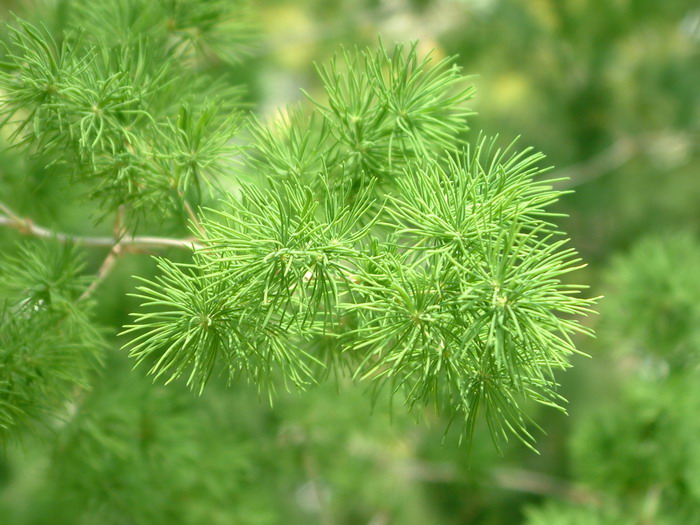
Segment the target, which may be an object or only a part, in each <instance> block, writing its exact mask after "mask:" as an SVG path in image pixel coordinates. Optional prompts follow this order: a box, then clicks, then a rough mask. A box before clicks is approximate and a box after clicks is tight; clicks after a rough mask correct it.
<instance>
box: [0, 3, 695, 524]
mask: <svg viewBox="0 0 700 525" xmlns="http://www.w3.org/2000/svg"><path fill="white" fill-rule="evenodd" d="M37 4H39V7H40V9H44V10H45V11H44V12H45V13H46V19H45V20H43V21H44V22H45V23H46V24H47V25H52V24H57V25H59V26H60V9H59V10H56V6H55V5H54V4H56V3H55V2H40V3H37V2H29V1H14V2H7V1H3V2H0V9H1V10H2V14H3V17H4V18H8V17H9V12H10V11H12V12H15V13H17V14H19V15H23V14H24V13H27V12H32V13H33V14H32V15H31V19H32V20H35V21H42V19H41V16H39V17H38V18H37V15H36V13H37V11H36V8H37ZM59 4H60V2H59ZM41 12H42V11H39V13H41ZM247 16H249V17H250V18H251V20H252V21H253V23H254V24H255V25H256V27H257V34H256V36H255V37H254V38H253V40H252V43H251V46H250V50H249V52H248V54H247V55H246V56H245V57H244V58H243V59H242V60H241V61H240V62H236V63H234V64H227V63H225V62H214V63H212V64H211V65H210V67H211V68H212V69H214V70H219V71H221V72H226V73H227V74H232V75H233V76H234V78H235V79H236V80H237V81H238V82H239V83H242V84H244V85H245V86H246V89H247V91H246V95H245V97H246V100H247V101H248V102H250V104H251V108H253V110H254V111H255V112H256V113H257V114H258V115H259V116H260V117H261V118H262V119H272V118H275V115H276V113H277V111H278V109H279V108H280V107H282V106H284V105H286V104H290V103H294V102H297V101H300V100H303V99H304V97H303V95H302V93H301V91H300V88H303V89H305V90H307V91H308V92H309V93H311V94H314V93H318V92H319V89H320V87H319V81H318V78H317V76H316V75H315V72H314V67H313V63H314V61H316V62H324V61H327V60H328V59H329V58H330V57H331V56H332V55H333V53H335V52H336V51H337V50H338V49H339V46H341V45H344V46H366V45H369V46H375V45H376V44H377V39H378V37H379V36H381V38H382V39H383V40H384V41H385V42H387V43H393V42H398V41H413V40H419V41H420V46H419V48H420V49H421V50H422V51H423V52H428V51H429V50H431V49H434V50H435V54H436V56H438V57H442V56H448V55H454V54H457V55H459V59H458V61H457V63H458V64H459V65H460V66H461V67H462V68H463V71H464V72H465V73H467V74H474V75H475V76H474V79H473V82H474V84H475V85H476V86H477V97H476V99H475V101H474V103H473V108H474V109H475V110H476V111H477V112H478V115H477V116H476V117H473V118H472V120H471V128H472V131H471V132H470V136H469V137H468V138H472V139H473V138H475V137H476V136H477V134H478V132H479V131H480V130H483V131H485V132H486V133H487V134H499V135H500V136H501V137H502V138H503V139H504V140H506V141H510V140H512V139H513V138H515V137H518V136H519V137H521V138H520V141H519V144H520V145H521V146H529V145H531V146H533V147H534V148H535V149H537V150H540V151H542V152H544V153H545V154H546V155H547V162H548V163H549V164H551V165H552V166H553V169H552V171H551V172H550V175H551V176H552V177H566V178H567V180H566V181H562V182H560V183H558V184H559V185H560V187H562V188H567V189H572V190H575V191H574V192H572V193H571V194H568V195H566V196H565V197H564V198H563V199H562V200H561V202H560V203H559V204H558V205H557V211H559V212H562V213H565V214H566V215H567V217H566V218H563V219H561V220H560V226H561V227H562V229H563V230H564V231H566V232H567V233H568V234H569V235H570V237H571V239H572V244H573V246H575V247H576V248H577V249H578V250H579V251H580V253H581V254H582V256H583V258H584V260H585V261H587V262H588V263H589V266H588V267H587V268H586V269H585V270H581V271H579V272H577V275H576V276H575V279H576V280H577V281H578V282H585V283H587V284H589V285H590V286H591V288H592V292H591V294H592V295H601V294H602V295H605V298H604V299H602V300H601V301H600V307H599V311H600V315H598V316H597V317H596V318H592V319H589V320H587V321H586V322H587V323H591V324H592V325H594V327H595V329H596V332H597V333H598V338H597V339H596V340H581V341H580V342H579V345H580V348H581V350H582V351H584V352H586V353H588V354H589V355H590V356H591V357H592V359H588V358H584V357H577V358H576V359H575V360H574V368H573V369H572V370H570V371H569V372H567V373H566V374H562V375H561V377H560V381H561V383H562V394H563V395H564V396H565V397H566V398H567V399H568V400H569V403H568V411H569V415H568V416H564V415H562V414H559V413H557V412H555V411H546V410H543V409H537V410H533V414H532V415H533V417H534V419H535V420H536V421H537V422H538V423H540V424H541V425H542V426H543V428H544V429H545V431H546V434H545V435H540V436H539V438H538V449H539V451H540V455H535V454H533V453H532V452H530V451H528V450H526V449H524V447H522V446H521V445H519V444H517V443H516V444H512V445H511V446H509V447H507V448H506V449H505V451H504V455H503V457H500V456H498V454H496V452H495V451H494V449H493V446H492V445H491V442H490V438H489V436H488V433H487V432H486V431H485V429H481V430H480V431H479V432H478V433H477V437H476V439H475V442H474V443H473V445H472V447H471V450H468V449H467V447H464V446H462V447H460V446H458V436H457V434H456V433H454V434H453V433H452V432H450V433H448V434H447V436H446V437H444V439H443V435H442V429H443V428H444V426H443V425H442V424H441V423H440V422H439V421H437V420H438V419H439V418H440V416H438V415H436V414H432V413H430V412H426V413H424V414H423V415H422V416H421V420H420V421H414V420H413V419H412V418H410V417H408V416H405V415H404V414H403V412H402V411H401V410H394V411H393V414H391V412H392V411H391V410H390V407H388V406H387V404H386V403H383V402H382V400H380V401H379V404H378V405H377V406H376V407H375V408H374V411H372V412H371V411H370V403H369V401H368V396H367V395H365V393H364V392H363V391H362V389H361V388H359V387H352V386H350V385H345V384H340V385H332V384H331V385H327V386H323V387H319V388H316V389H314V390H312V391H310V392H307V393H304V394H293V395H292V394H289V395H283V396H282V397H281V399H280V400H279V402H278V403H277V404H276V405H275V406H274V407H273V408H270V407H269V406H268V405H267V404H266V403H265V402H263V401H259V400H258V397H257V393H256V391H255V388H253V387H246V386H245V385H234V386H233V387H232V388H225V387H224V386H223V385H217V384H214V385H212V387H211V388H209V389H208V390H207V391H206V392H205V394H204V396H203V397H202V398H195V397H193V396H192V395H191V394H189V393H188V392H187V391H185V390H184V388H182V387H181V386H180V385H177V384H175V385H171V386H169V387H168V388H167V389H165V388H163V387H160V386H152V385H151V381H150V379H148V378H146V377H145V376H144V374H143V371H141V370H138V371H136V372H131V371H130V367H131V363H130V362H127V360H126V359H125V356H124V355H123V352H120V351H119V350H118V344H117V343H116V342H115V343H114V345H113V346H114V349H113V350H111V351H110V353H109V357H108V360H107V364H106V367H107V369H106V372H105V373H104V375H103V376H102V378H101V379H100V380H99V381H98V382H97V383H96V385H97V386H96V387H95V389H94V391H93V392H91V393H90V394H89V399H88V400H87V401H86V407H87V408H85V410H86V413H87V416H86V417H84V418H82V419H81V420H80V421H79V422H77V423H75V424H71V425H70V427H71V428H67V429H62V431H61V432H60V434H59V436H58V439H40V438H36V439H35V438H27V440H25V441H23V442H22V443H21V444H14V443H13V444H11V445H9V446H7V447H6V448H5V451H4V453H3V455H2V456H0V524H3V525H5V524H7V525H10V524H25V523H26V524H30V523H31V524H34V523H36V524H55V523H86V524H87V523H89V524H92V523H95V524H97V523H100V524H101V523H115V524H116V523H119V524H122V523H123V524H130V523H138V524H150V523H154V524H156V523H169V524H177V523H193V524H196V523H207V524H211V523H221V524H229V523H244V524H247V523H280V524H287V523H289V524H295V523H299V524H306V523H309V524H313V523H319V524H322V525H331V524H367V525H385V524H387V525H388V524H432V523H435V524H462V523H478V524H482V523H483V524H510V523H530V524H543V525H544V524H554V525H556V524H572V525H573V524H617V523H634V524H639V525H642V524H655V523H672V524H676V523H677V524H690V523H700V370H699V367H698V363H700V359H698V355H700V240H699V238H698V235H699V234H700V206H699V205H698V203H700V148H699V147H698V146H699V144H700V143H699V141H698V139H699V138H700V135H699V132H700V87H699V86H700V5H699V4H698V2H697V1H693V0H665V1H661V0H461V1H457V0H435V1H431V0H412V1H411V0H383V1H382V0H375V1H362V0H339V1H336V2H331V1H327V0H306V1H304V0H296V1H291V0H290V1H257V2H253V3H251V6H250V13H249V14H248V15H247ZM0 195H1V196H2V200H4V201H5V202H10V203H11V204H12V205H13V207H14V208H15V209H16V210H18V211H20V212H21V213H22V214H23V215H26V216H29V217H32V218H33V219H34V220H35V221H37V222H38V223H39V224H44V225H51V226H55V227H57V228H59V229H61V230H64V231H72V232H75V233H81V232H92V231H94V229H93V227H92V225H91V224H90V223H89V222H88V223H86V221H85V217H86V212H85V210H86V209H87V207H85V208H81V207H80V206H75V205H73V204H70V202H71V200H70V199H69V198H68V197H67V196H70V195H71V188H66V187H64V186H62V185H61V183H59V182H56V181H55V180H54V178H52V177H51V175H50V173H49V172H47V171H46V170H45V169H44V168H43V167H42V166H32V165H31V163H28V162H26V161H24V160H23V159H21V158H19V157H18V156H17V154H16V153H14V152H3V153H0ZM67 203H68V204H67ZM184 220H185V219H184V217H183V218H182V221H181V223H179V224H177V225H173V226H171V227H166V231H168V230H169V231H178V228H180V229H182V226H183V224H184ZM99 228H102V229H103V231H105V232H108V231H109V229H108V227H107V226H106V225H104V224H103V225H99V226H98V229H99ZM0 235H2V237H0V240H1V241H2V246H3V249H8V250H11V249H12V248H11V246H12V245H13V243H14V242H16V241H17V239H18V236H17V235H14V234H12V233H8V232H0ZM8 246H9V247H10V248H7V247H8ZM103 256H104V254H103V253H95V254H92V253H91V254H90V257H91V261H90V262H91V265H92V266H97V265H98V264H99V261H100V260H101V257H103ZM173 256H174V257H178V256H180V255H179V254H173ZM153 272H154V268H153V264H152V262H151V261H150V260H149V259H148V258H147V257H145V256H142V255H141V256H139V255H129V256H127V257H125V258H124V259H123V260H122V261H121V262H120V265H119V266H118V268H117V269H116V270H115V272H113V273H112V274H111V275H110V276H109V278H108V280H107V282H106V283H105V286H104V287H103V288H102V289H101V290H100V294H99V297H98V299H99V313H100V318H101V319H102V320H103V321H104V324H105V325H107V327H108V329H109V330H108V331H109V333H110V337H111V340H113V341H115V340H116V336H115V335H114V334H116V333H117V331H118V329H119V327H120V326H121V325H122V324H123V323H124V322H125V321H126V320H127V313H128V312H129V311H132V310H133V307H134V304H135V302H134V300H132V299H130V298H128V297H126V295H125V293H126V292H127V291H129V290H132V289H133V286H134V284H135V283H134V282H133V280H132V279H131V278H130V276H131V275H133V274H140V275H149V274H151V275H152V274H153ZM337 390H340V391H341V392H340V393H338V392H337ZM90 407H92V409H90ZM73 427H74V428H73Z"/></svg>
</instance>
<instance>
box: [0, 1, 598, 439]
mask: <svg viewBox="0 0 700 525" xmlns="http://www.w3.org/2000/svg"><path fill="white" fill-rule="evenodd" d="M98 4H99V8H98V10H101V11H102V14H101V15H100V17H99V20H101V21H102V20H109V22H108V25H109V28H108V30H104V31H103V30H102V29H101V26H100V29H99V30H98V27H97V26H98V25H99V24H97V22H96V20H97V18H96V17H97V14H95V13H96V11H94V10H92V9H91V10H88V9H87V8H81V7H78V6H74V8H73V10H72V11H71V17H70V23H69V24H68V29H67V31H66V32H64V33H56V32H54V31H52V30H49V29H47V28H43V27H39V26H36V25H32V24H30V23H28V22H26V21H23V20H17V21H15V22H14V23H12V24H10V25H9V26H7V27H8V29H7V31H8V32H9V35H10V38H9V42H8V43H7V48H6V51H5V56H4V58H3V63H2V73H1V74H0V94H1V96H2V106H0V114H1V115H2V116H3V124H4V127H5V130H6V132H7V134H8V135H9V138H10V142H12V143H13V144H14V145H15V146H17V147H19V148H23V151H24V152H26V153H27V154H31V155H35V156H37V157H38V158H40V159H41V161H42V162H45V163H46V164H51V165H53V166H56V167H57V173H60V174H61V176H63V177H67V178H69V179H70V180H73V181H75V182H76V183H77V184H79V186H80V187H81V188H84V189H85V196H86V197H87V198H88V199H89V200H90V202H92V203H93V205H94V215H95V216H96V217H99V218H102V219H103V220H107V221H110V220H113V221H114V225H115V226H114V231H115V237H114V241H113V243H112V245H113V246H112V251H111V252H110V255H109V256H108V259H107V260H106V261H105V263H104V264H103V266H102V269H101V272H100V274H98V276H96V277H95V279H96V280H95V283H96V284H95V286H89V285H87V286H89V288H88V287H86V284H85V282H84V281H85V278H86V275H85V273H84V272H83V271H82V269H81V267H80V266H79V263H78V262H77V261H78V257H77V253H76V249H74V248H69V247H68V245H67V244H66V243H65V241H66V238H65V236H64V235H62V234H58V233H56V234H55V235H54V240H53V244H56V243H58V244H66V246H64V247H63V248H51V249H52V250H58V252H56V251H54V252H51V253H52V255H50V256H49V255H42V253H43V252H41V250H44V248H41V247H39V246H38V245H36V244H35V243H31V244H27V247H26V248H24V251H23V252H22V255H20V256H18V257H19V258H17V259H14V258H8V259H6V261H5V263H4V267H3V276H4V279H5V284H6V285H7V286H8V287H10V288H12V289H13V290H15V291H16V292H17V293H18V294H19V295H18V299H17V300H13V301H12V302H11V303H10V304H8V305H7V306H5V308H4V310H3V314H2V315H3V317H2V323H3V330H2V336H1V337H2V338H3V339H2V345H3V346H2V348H1V349H0V351H2V354H1V355H0V358H1V359H2V360H3V361H2V362H3V366H2V368H1V369H0V374H1V375H0V384H1V385H2V396H3V397H2V398H1V399H2V405H0V409H1V410H2V412H0V414H1V416H0V424H1V425H3V428H6V429H11V428H12V427H13V426H14V425H15V421H16V420H17V418H18V415H17V414H20V413H22V414H24V413H27V414H31V413H33V412H34V411H35V409H36V407H38V406H45V405H47V404H48V403H54V402H55V401H56V400H61V399H63V400H66V399H69V398H70V397H71V388H70V385H82V384H84V376H85V373H86V370H88V369H90V367H92V366H94V365H95V363H97V362H99V356H100V353H101V350H100V348H101V347H100V345H99V344H98V341H99V340H100V337H99V335H98V332H97V329H96V328H95V327H94V319H93V318H92V317H91V316H90V305H91V304H92V297H97V296H94V295H93V292H94V289H95V288H96V286H97V284H99V282H100V280H101V279H102V278H103V277H104V275H103V273H104V272H106V271H108V270H109V268H110V267H111V265H112V264H114V263H115V260H116V259H117V257H118V255H119V254H120V253H122V252H123V251H126V250H128V249H130V248H133V247H134V246H147V245H149V244H151V245H163V246H179V247H188V246H189V247H190V248H192V251H193V253H192V257H191V259H190V260H188V261H187V262H177V261H176V260H174V259H171V258H169V257H158V258H157V267H158V273H157V275H156V276H155V277H153V278H145V277H138V278H139V281H140V284H139V285H138V286H137V287H136V291H135V292H134V295H135V296H136V297H137V298H139V300H140V301H141V307H140V308H139V309H138V310H137V311H136V312H134V313H133V314H132V321H131V322H130V323H129V324H128V325H127V326H126V327H125V329H124V331H123V333H122V336H123V337H124V340H125V341H126V343H125V347H126V348H127V349H128V350H129V354H130V355H131V357H132V358H133V359H134V363H135V364H139V365H143V367H141V368H138V369H137V370H136V371H135V372H133V373H134V374H139V373H143V370H147V371H148V372H149V373H150V374H152V375H153V376H154V377H155V378H156V379H163V380H165V382H170V381H174V380H177V379H178V378H181V377H182V378H183V379H184V381H185V382H186V383H187V385H189V386H190V387H191V388H192V389H193V390H195V391H197V392H202V390H203V389H204V387H205V386H206V384H207V382H208V381H209V380H210V378H211V377H212V376H218V375H220V374H224V375H225V376H226V377H227V379H228V381H229V382H231V383H233V382H238V381H248V382H251V383H254V384H256V385H258V387H259V388H260V390H261V392H263V393H264V394H265V395H268V396H269V397H270V398H271V399H273V398H274V395H275V391H276V389H278V388H279V387H280V386H282V387H284V388H309V387H311V386H312V385H314V384H315V383H317V382H319V381H321V380H323V379H324V378H325V377H326V376H327V375H328V374H329V373H332V374H336V375H337V374H347V375H348V376H350V377H352V378H353V379H355V380H356V381H357V382H358V383H365V384H367V385H369V386H370V387H371V388H372V390H374V391H375V392H378V391H380V390H382V389H387V390H388V391H389V392H390V393H391V394H392V395H393V394H397V395H400V398H401V399H403V400H405V403H406V404H407V406H408V407H409V408H414V407H415V408H418V407H420V406H423V405H428V404H429V405H433V406H435V407H436V408H437V409H438V410H440V411H444V412H445V414H446V415H447V416H448V419H451V420H454V421H457V422H459V424H461V425H463V427H464V433H463V437H464V438H465V439H466V440H467V441H469V440H470V438H471V435H472V433H473V430H474V426H475V424H476V422H477V420H478V419H479V418H480V417H481V416H485V420H486V422H487V424H488V427H489V429H490V431H491V434H492V436H493V439H494V441H495V442H496V444H497V445H498V444H499V443H501V442H502V441H503V440H507V439H508V438H509V436H513V435H514V436H517V437H518V438H519V439H521V440H522V441H523V442H524V443H526V444H527V445H528V446H532V443H533V439H534V438H533V436H532V434H531V427H532V426H535V425H534V424H533V425H531V423H532V422H530V420H529V419H528V417H527V416H526V415H525V412H524V408H523V406H524V404H525V403H527V402H528V401H534V402H536V403H541V404H544V405H548V406H553V407H557V408H560V409H561V403H562V401H563V400H562V399H561V398H560V397H559V395H558V394H557V392H556V389H557V384H556V378H555V374H556V372H557V371H559V370H562V369H565V368H567V367H568V366H569V357H570V356H571V355H572V354H573V353H575V352H576V349H575V346H574V343H573V342H572V336H574V335H575V334H577V333H584V334H585V333H588V330H587V329H586V328H584V327H582V326H581V325H580V324H579V321H578V319H579V318H580V316H582V315H585V314H586V313H587V312H589V308H590V306H591V303H592V301H591V300H588V299H584V298H581V296H580V295H579V292H580V291H581V287H580V286H576V285H572V284H569V281H568V273H569V272H571V271H573V270H575V269H577V268H578V267H580V266H581V262H580V260H579V259H578V257H577V256H576V253H575V251H574V249H573V248H571V247H570V246H569V245H568V244H567V240H566V239H565V238H564V237H563V235H562V233H561V232H560V231H559V230H558V228H557V226H556V224H555V223H554V222H553V221H555V220H556V214H554V213H553V212H552V211H551V208H550V207H551V205H552V204H553V203H554V202H556V201H557V199H558V198H559V196H560V195H561V192H560V191H557V190H555V189H553V186H552V181H547V180H546V179H543V178H542V176H541V175H542V173H543V168H542V164H541V160H542V155H540V154H537V153H533V152H531V151H530V150H529V149H527V148H525V149H519V148H518V146H516V145H515V144H511V145H508V146H501V145H500V144H501V141H500V140H498V139H497V138H488V137H484V136H478V137H474V136H469V135H467V134H466V132H467V130H468V122H467V119H468V117H469V116H470V115H471V114H472V113H471V111H470V110H469V109H468V101H469V99H470V98H471V97H472V95H473V88H472V86H471V85H470V83H469V79H468V77H464V76H463V75H462V73H461V71H460V69H459V67H457V65H456V59H455V58H448V59H445V60H440V61H437V60H433V59H432V58H431V57H430V56H427V57H420V56H419V54H418V52H417V48H416V45H415V44H413V45H410V46H402V45H397V46H385V45H384V44H381V43H380V44H379V46H378V49H377V50H343V51H341V52H339V54H338V58H337V59H334V60H332V61H330V63H329V64H327V65H320V66H318V74H319V76H320V79H321V81H322V83H323V87H324V89H325V93H324V94H323V95H318V96H314V97H311V96H309V99H310V102H309V103H308V104H306V105H303V106H299V107H294V108H289V109H287V110H283V111H282V112H281V113H280V117H279V119H278V120H277V121H275V122H272V123H269V124H268V123H262V122H259V121H257V120H255V119H254V118H252V117H251V118H248V117H246V115H245V113H244V111H243V110H242V109H241V106H240V104H239V102H238V94H237V89H236V88H231V87H230V83H226V82H224V81H223V80H221V79H219V81H217V79H215V78H214V76H212V75H210V74H209V73H208V72H207V71H206V68H205V67H204V66H203V64H206V63H207V60H211V59H212V57H214V59H216V60H218V59H220V58H216V57H223V58H227V59H228V58H230V57H231V56H236V55H237V52H240V51H241V50H244V48H245V47H246V45H247V44H246V43H245V42H243V43H242V42H241V38H240V35H241V34H242V33H241V32H234V31H231V30H230V28H231V24H232V23H233V22H232V20H235V16H233V13H234V12H235V9H236V6H235V5H234V4H233V3H229V2H197V1H194V0H187V1H183V2H155V3H151V2H142V1H137V0H134V1H130V2H117V1H105V2H99V3H98ZM232 10H233V11H232ZM107 15H110V16H107ZM162 20H166V22H165V23H161V21H162ZM155 21H158V22H157V23H156V22H155ZM236 161H240V162H238V163H237V162H236ZM182 210H186V212H187V213H189V215H190V224H191V233H192V235H193V236H194V237H195V238H194V239H189V240H182V241H180V240H176V239H163V238H158V237H137V236H135V233H136V231H135V230H136V228H137V227H139V226H140V225H141V222H143V221H145V222H146V223H148V221H149V220H150V221H151V222H152V218H153V215H154V213H155V212H156V211H158V213H160V215H161V216H164V217H173V216H174V215H176V214H177V213H180V212H181V211H182ZM4 211H5V213H4V216H3V217H2V218H3V224H5V225H9V226H12V227H14V228H15V229H18V230H20V231H22V232H24V233H30V234H35V235H40V234H43V233H46V232H45V231H44V230H43V229H39V228H38V227H36V226H35V225H33V224H32V223H31V222H29V221H27V220H25V219H22V218H20V217H18V216H16V214H15V213H14V212H13V211H12V210H11V209H9V208H7V209H5V210H4ZM149 216H150V219H149ZM40 236H45V237H48V236H49V235H48V234H47V235H40ZM101 242H102V241H99V239H96V238H92V237H91V238H85V239H83V243H84V244H85V245H86V246H87V247H89V246H91V245H100V246H104V245H105V244H104V243H102V244H101ZM109 244H110V243H107V245H108V246H109ZM27 261H29V263H27ZM47 261H50V262H51V264H52V265H53V266H51V265H48V264H47ZM54 263H55V264H54ZM117 264H118V262H117ZM54 266H55V268H54ZM88 282H89V281H88ZM81 286H82V288H81ZM18 323H19V324H22V327H21V328H19V327H18V326H17V325H18ZM46 323H50V324H51V326H52V327H54V328H51V329H48V328H47V324H46ZM27 338H29V340H27ZM32 345H34V346H33V347H32V348H31V349H30V346H32ZM45 347H46V350H44V348H45ZM29 354H31V355H33V356H34V355H36V356H37V357H36V359H34V358H32V359H26V358H24V357H22V356H25V355H29ZM387 424H389V422H388V421H387Z"/></svg>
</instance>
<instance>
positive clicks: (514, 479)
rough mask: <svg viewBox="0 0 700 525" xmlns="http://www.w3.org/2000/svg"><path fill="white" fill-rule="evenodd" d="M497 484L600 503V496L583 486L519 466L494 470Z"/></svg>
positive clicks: (582, 501)
mask: <svg viewBox="0 0 700 525" xmlns="http://www.w3.org/2000/svg"><path fill="white" fill-rule="evenodd" d="M493 479H494V481H495V483H496V485H497V486H498V487H500V488H502V489H506V490H514V491H517V492H525V493H527V494H536V495H538V496H547V497H555V498H561V499H563V500H565V501H570V502H572V503H579V504H580V503H588V504H594V505H596V504H599V503H600V497H599V496H598V495H597V494H595V493H594V492H591V491H589V490H586V489H584V488H582V487H578V486H576V485H572V484H571V483H568V482H567V481H564V480H561V479H558V478H555V477H552V476H548V475H547V474H542V473H539V472H532V471H530V470H524V469H517V468H498V469H494V471H493Z"/></svg>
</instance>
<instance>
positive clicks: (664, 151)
mask: <svg viewBox="0 0 700 525" xmlns="http://www.w3.org/2000/svg"><path fill="white" fill-rule="evenodd" d="M692 149H693V141H692V139H691V138H690V137H689V136H688V135H687V134H683V133H671V132H655V133H649V134H644V135H639V136H627V137H621V138H619V139H618V140H617V141H615V142H614V143H613V144H612V145H611V146H610V147H608V148H607V149H605V150H603V151H601V152H600V153H598V154H597V155H594V156H593V157H591V158H590V159H587V160H585V161H584V162H580V163H578V164H573V165H571V166H568V167H566V168H561V169H558V170H555V171H554V172H553V173H551V174H550V175H551V176H552V178H554V179H556V180H557V181H558V182H556V183H555V186H556V187H557V189H562V190H568V189H571V188H576V187H577V186H581V185H583V184H586V183H588V182H591V181H593V180H596V179H598V178H600V177H603V176H605V175H608V174H609V173H612V172H613V171H615V170H616V169H618V168H620V167H622V166H624V165H625V164H627V163H628V162H630V161H632V160H633V159H634V158H635V157H638V156H640V155H642V154H649V155H650V157H651V158H653V159H655V160H656V163H658V164H661V165H663V164H670V165H675V164H678V163H679V162H683V160H684V159H686V158H687V157H688V156H689V154H690V153H691V151H692ZM562 179H563V180H562Z"/></svg>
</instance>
